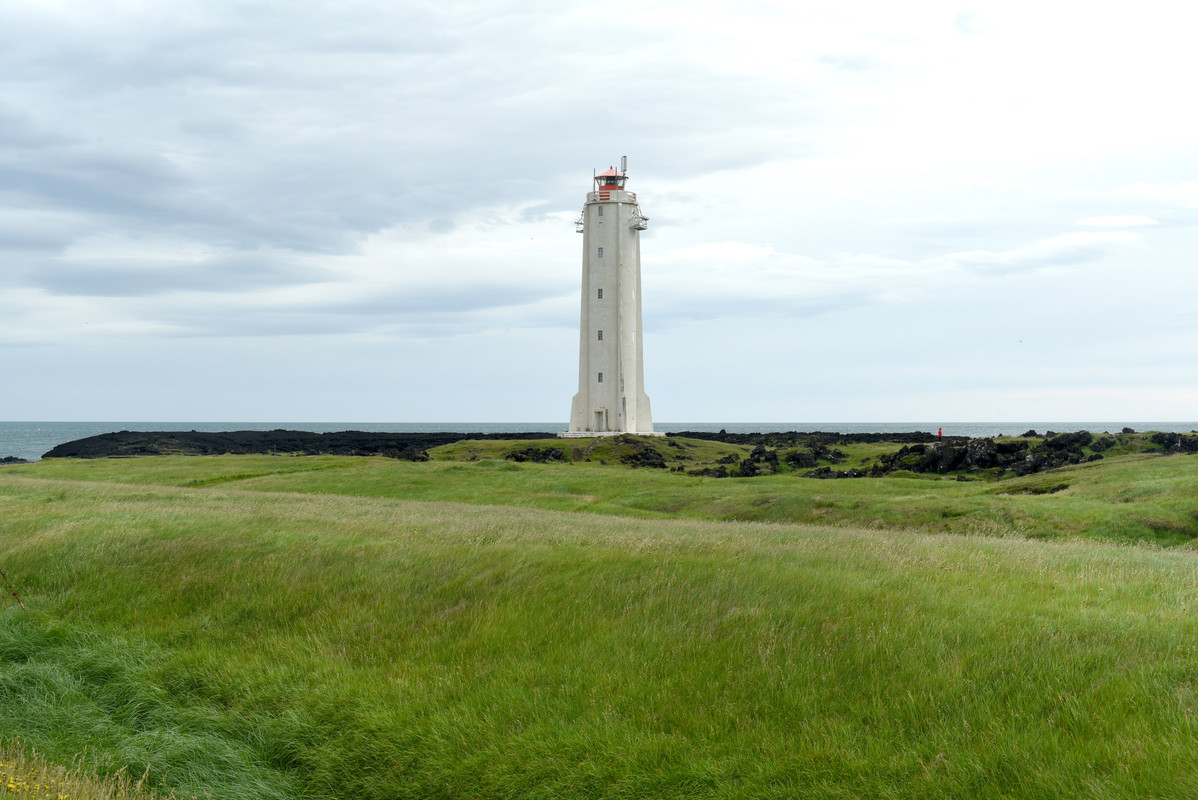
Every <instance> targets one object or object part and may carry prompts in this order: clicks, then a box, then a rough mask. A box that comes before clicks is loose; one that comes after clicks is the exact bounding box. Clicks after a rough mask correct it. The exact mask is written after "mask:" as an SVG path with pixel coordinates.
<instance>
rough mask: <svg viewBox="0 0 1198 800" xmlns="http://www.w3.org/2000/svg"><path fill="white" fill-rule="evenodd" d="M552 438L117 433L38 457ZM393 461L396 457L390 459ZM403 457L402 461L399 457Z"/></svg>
mask: <svg viewBox="0 0 1198 800" xmlns="http://www.w3.org/2000/svg"><path fill="white" fill-rule="evenodd" d="M556 436H557V434H554V433H543V432H534V433H449V432H447V433H371V432H365V431H337V432H334V433H312V432H310V431H288V430H282V429H279V430H273V431H222V432H219V433H209V432H204V431H120V432H118V433H104V434H100V435H99V436H89V437H87V438H86V439H76V440H75V441H73V442H66V443H64V444H60V445H58V446H57V447H55V448H54V449H53V450H51V451H50V452H48V453H46V454H45V455H44V456H42V458H108V457H113V456H160V455H223V454H226V453H228V454H233V455H244V454H250V453H297V454H301V455H335V456H378V455H391V454H392V453H394V452H398V453H404V452H406V451H408V450H409V449H415V450H416V451H426V450H429V449H430V448H433V447H440V446H441V445H444V444H451V443H453V442H459V441H462V440H464V439H553V438H556ZM392 457H395V456H392ZM401 457H402V456H401Z"/></svg>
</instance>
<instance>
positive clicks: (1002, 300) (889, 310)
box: [0, 0, 1198, 423]
mask: <svg viewBox="0 0 1198 800" xmlns="http://www.w3.org/2000/svg"><path fill="white" fill-rule="evenodd" d="M1190 8H1191V4H1187V3H1182V2H1172V3H1165V2H1160V3H1152V2H1146V3H1139V4H1131V3H1121V4H1114V3H1112V4H1105V3H1093V2H1084V3H1083V2H1051V0H1038V2H1027V3H1025V2H1012V0H1003V1H1002V2H994V3H989V2H936V1H934V0H933V1H927V0H919V1H918V2H915V3H893V2H838V3H795V2H751V1H750V2H743V1H742V2H739V3H737V4H731V3H726V2H720V3H715V2H696V1H695V0H690V2H685V3H683V2H648V1H646V2H638V3H623V2H610V1H609V2H602V3H600V2H593V3H581V2H578V3H574V2H562V0H554V1H553V2H549V1H544V2H542V1H541V0H521V2H506V1H499V2H471V1H469V0H466V1H464V2H459V1H458V0H436V2H394V1H392V2H374V1H373V0H336V1H335V2H333V1H330V2H315V1H314V0H289V1H288V2H224V1H223V0H203V2H191V1H190V0H172V1H171V2H167V3H164V2H156V1H152V0H147V1H146V2H134V1H130V2H112V1H110V0H89V2H86V3H81V2H73V1H72V0H57V1H56V0H38V1H35V0H0V375H2V378H0V380H2V387H3V391H0V419H6V420H147V421H153V420H161V421H172V420H196V421H201V420H211V421H322V420H323V421H334V420H336V421H394V422H402V421H482V422H505V421H553V420H560V421H562V422H563V423H564V422H565V420H567V418H568V416H569V410H570V398H571V396H572V395H573V393H574V392H575V390H576V389H577V358H578V317H579V284H580V274H581V258H582V253H581V246H582V237H581V236H578V235H577V234H576V233H575V231H574V225H573V221H574V219H576V218H577V217H578V215H579V209H580V208H581V206H582V203H583V202H584V200H585V194H586V192H587V191H588V190H589V188H590V183H591V174H592V170H594V169H600V170H602V169H605V168H606V167H608V166H609V165H611V164H618V160H619V157H620V156H621V155H625V154H626V155H627V156H628V158H629V169H628V172H629V176H630V179H629V186H628V188H629V189H630V190H633V191H635V192H636V193H637V195H638V198H639V200H640V203H641V207H642V210H643V211H644V213H646V214H647V215H648V216H649V217H650V223H649V229H648V230H647V231H645V232H644V233H643V234H642V241H641V251H642V275H643V306H644V324H645V330H646V333H645V381H646V388H647V390H648V393H649V396H650V398H651V399H652V402H653V414H654V418H655V420H657V421H661V422H671V421H673V422H681V421H710V422H720V421H729V422H742V421H743V422H753V421H762V422H765V421H796V422H808V421H809V422H819V421H848V422H853V421H855V422H872V421H879V422H880V421H891V422H894V421H944V422H952V421H970V420H988V421H1008V420H1049V421H1053V420H1062V421H1073V420H1120V419H1129V420H1130V419H1135V420H1193V419H1198V310H1196V300H1198V269H1196V266H1198V264H1196V263H1195V262H1196V259H1195V255H1196V253H1198V111H1196V110H1195V109H1196V106H1195V103H1194V93H1195V89H1194V83H1195V79H1196V77H1198V47H1195V46H1194V42H1193V32H1194V30H1195V29H1196V28H1198V10H1195V11H1191V10H1190Z"/></svg>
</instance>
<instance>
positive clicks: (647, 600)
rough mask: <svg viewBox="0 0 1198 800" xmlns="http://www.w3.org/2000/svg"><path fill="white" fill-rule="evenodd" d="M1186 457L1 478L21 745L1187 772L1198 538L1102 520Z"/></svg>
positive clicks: (551, 766) (425, 769)
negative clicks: (895, 472)
mask: <svg viewBox="0 0 1198 800" xmlns="http://www.w3.org/2000/svg"><path fill="white" fill-rule="evenodd" d="M1196 461H1198V460H1196V459H1194V458H1193V457H1181V456H1178V457H1171V458H1150V457H1145V456H1131V457H1128V458H1127V459H1110V460H1106V461H1103V462H1097V463H1096V464H1090V465H1085V466H1083V467H1078V468H1073V469H1069V470H1062V471H1059V472H1055V473H1049V474H1045V475H1038V476H1031V477H1029V478H1026V479H1018V480H1012V481H1004V482H1000V483H988V482H961V483H959V482H956V481H948V480H927V479H909V478H908V479H904V478H887V479H882V480H877V481H873V480H841V481H814V480H802V479H798V478H796V477H794V476H776V477H771V478H757V479H748V480H731V479H725V480H704V479H695V478H691V477H688V476H685V475H678V474H670V473H665V472H662V471H650V470H628V469H626V468H616V467H601V466H598V465H595V464H585V463H583V464H578V463H576V464H571V465H536V464H519V465H517V464H511V463H509V462H504V461H496V460H484V461H478V462H449V461H433V462H429V463H425V464H412V463H408V462H396V461H392V460H388V459H348V458H325V457H314V458H292V457H265V456H264V457H250V456H246V457H213V458H175V457H163V458H144V459H115V460H101V461H94V462H55V461H49V462H39V463H38V464H34V465H29V466H23V467H17V468H9V469H5V470H3V471H0V566H3V568H4V569H5V571H6V573H7V574H8V575H9V577H10V578H11V579H12V580H13V581H14V584H15V585H16V586H17V588H18V590H19V591H20V593H21V595H22V598H23V600H24V601H25V603H26V605H27V606H28V607H29V610H28V611H24V612H23V611H21V610H20V609H18V608H16V606H15V603H13V602H9V603H7V605H6V606H4V607H3V610H0V741H8V740H12V739H13V738H14V737H19V738H20V741H21V742H22V743H23V745H25V746H32V747H34V748H36V749H37V750H38V752H40V753H42V754H43V755H44V756H45V757H46V758H47V759H49V760H50V761H51V762H52V763H59V764H73V763H77V762H76V759H77V758H79V757H81V756H80V754H85V755H84V756H82V758H83V759H84V761H83V763H84V765H85V766H86V767H87V768H88V769H93V768H94V769H98V770H101V771H103V772H106V773H109V774H111V773H114V772H116V771H119V770H121V769H123V770H124V773H123V774H126V775H138V776H140V775H142V774H145V773H146V772H147V770H148V776H147V785H149V786H152V787H159V788H160V789H164V790H175V791H177V792H179V793H181V794H185V795H190V794H192V793H195V794H199V795H200V796H204V794H205V793H207V794H210V795H211V796H212V797H221V798H275V797H278V798H283V797H300V798H328V797H344V798H408V797H410V798H429V797H432V798H438V797H443V798H449V797H495V798H583V797H586V798H590V797H612V798H645V797H704V798H707V797H710V798H760V797H764V798H770V797H777V798H782V797H796V796H802V797H808V796H810V797H892V798H904V797H911V798H924V797H953V798H970V797H976V798H990V797H1001V796H1009V797H1065V796H1081V797H1140V796H1154V797H1162V798H1163V797H1177V798H1182V797H1189V796H1192V795H1193V794H1194V792H1195V791H1196V790H1198V778H1196V777H1195V776H1198V748H1195V747H1194V744H1193V743H1194V739H1195V735H1196V734H1198V716H1195V709H1196V707H1198V651H1196V650H1195V645H1194V642H1195V641H1198V637H1196V634H1198V617H1195V616H1194V613H1193V612H1194V608H1195V604H1196V603H1198V580H1196V577H1198V554H1195V553H1194V552H1192V551H1191V550H1190V549H1188V548H1185V547H1182V548H1176V549H1172V550H1169V549H1161V548H1159V547H1156V546H1147V547H1146V546H1129V545H1128V544H1112V543H1109V542H1105V541H1096V540H1095V539H1104V538H1122V540H1124V541H1133V540H1141V539H1145V538H1150V539H1152V540H1155V539H1156V538H1158V534H1159V532H1157V531H1156V527H1159V528H1160V529H1161V530H1163V531H1168V530H1171V528H1170V527H1169V526H1171V525H1173V526H1180V524H1181V523H1180V520H1182V519H1183V518H1184V517H1185V515H1187V514H1189V515H1190V519H1191V520H1192V519H1193V515H1192V513H1191V509H1192V508H1193V505H1192V504H1193V503H1194V502H1195V501H1194V498H1195V496H1196V493H1195V491H1194V486H1195V481H1196V480H1198V470H1196V466H1195V463H1196ZM1063 483H1067V484H1068V485H1069V486H1068V488H1066V489H1063V490H1061V491H1057V492H1055V493H1045V494H1025V493H1022V491H1021V489H1028V490H1036V489H1038V488H1045V487H1047V488H1055V487H1056V486H1057V485H1060V484H1063ZM284 490H285V491H284ZM458 500H470V501H471V502H458ZM579 509H583V510H599V511H603V512H604V513H601V514H595V513H578V510H579ZM1002 514H1007V515H1009V521H1008V522H1006V523H1005V524H1004V523H1002V519H1003V517H1002V516H1001V515H1002ZM753 515H758V516H759V517H760V518H761V519H764V520H768V523H764V522H752V521H743V518H744V517H751V516H753ZM687 516H690V517H692V518H689V519H688V518H686V517H687ZM812 517H816V518H821V519H825V520H827V521H829V522H834V523H836V524H835V525H824V526H811V525H808V524H795V523H793V522H786V521H781V522H780V521H777V520H786V519H792V518H799V519H810V518H812ZM729 520H731V521H729ZM903 521H911V522H913V523H915V524H918V525H921V526H922V527H923V528H924V529H925V530H923V531H917V530H913V529H911V528H909V527H903V526H902V523H903ZM1049 521H1051V522H1052V524H1054V525H1058V526H1060V527H1061V529H1060V530H1058V531H1055V532H1054V533H1053V534H1052V535H1053V536H1055V537H1056V540H1055V541H1051V542H1045V541H1038V540H1035V539H1031V538H1027V537H1026V534H1027V533H1028V532H1032V533H1034V532H1035V530H1036V526H1038V525H1047V524H1049ZM849 523H855V524H849ZM1133 523H1134V524H1135V525H1140V526H1142V527H1143V530H1144V531H1152V532H1153V533H1152V535H1151V536H1148V535H1147V534H1145V535H1140V533H1139V531H1140V528H1136V527H1135V526H1134V525H1133ZM937 526H945V527H947V528H948V530H950V531H953V532H954V535H948V534H944V533H932V532H930V531H931V530H932V529H935V528H936V527H937ZM970 526H972V528H971V527H970ZM1069 526H1072V527H1069ZM1154 526H1156V527H1154ZM971 530H972V532H973V533H975V534H976V533H981V532H987V531H990V532H993V533H996V534H1002V535H1001V536H980V535H973V536H962V535H955V534H956V533H963V532H970V531H971ZM1021 532H1022V533H1023V534H1025V535H1019V534H1020V533H1021ZM1175 532H1176V533H1178V534H1179V535H1180V536H1183V538H1184V532H1183V531H1175ZM1087 537H1088V538H1087Z"/></svg>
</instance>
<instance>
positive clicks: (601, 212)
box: [599, 206, 603, 217]
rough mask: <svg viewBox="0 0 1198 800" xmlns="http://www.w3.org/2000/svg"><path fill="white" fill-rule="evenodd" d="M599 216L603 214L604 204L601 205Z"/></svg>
mask: <svg viewBox="0 0 1198 800" xmlns="http://www.w3.org/2000/svg"><path fill="white" fill-rule="evenodd" d="M599 216H601V217H602V216H603V206H599Z"/></svg>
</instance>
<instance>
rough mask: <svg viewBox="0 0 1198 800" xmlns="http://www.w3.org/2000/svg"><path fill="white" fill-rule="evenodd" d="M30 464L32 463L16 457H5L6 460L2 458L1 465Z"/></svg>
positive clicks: (0, 459)
mask: <svg viewBox="0 0 1198 800" xmlns="http://www.w3.org/2000/svg"><path fill="white" fill-rule="evenodd" d="M30 463H32V462H30V461H26V460H25V459H23V458H17V457H16V456H5V457H4V458H0V464H30Z"/></svg>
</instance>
